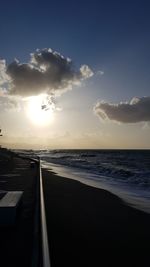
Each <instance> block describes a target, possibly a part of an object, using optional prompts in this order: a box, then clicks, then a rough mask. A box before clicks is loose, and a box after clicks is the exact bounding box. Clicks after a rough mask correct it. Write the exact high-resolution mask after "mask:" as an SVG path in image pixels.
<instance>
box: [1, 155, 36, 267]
mask: <svg viewBox="0 0 150 267" xmlns="http://www.w3.org/2000/svg"><path fill="white" fill-rule="evenodd" d="M5 174H13V176H5ZM18 174H19V175H18ZM3 175H4V176H3ZM36 177H37V168H36V167H35V168H30V161H27V160H23V159H20V158H16V157H14V158H10V157H5V156H4V155H0V190H7V191H13V190H14V191H20V190H21V191H24V194H23V199H22V206H21V208H20V211H19V214H18V218H17V220H16V225H15V226H13V227H11V226H8V227H2V226H0V267H8V266H9V267H28V266H31V261H32V255H33V254H32V253H33V233H34V212H35V201H36V199H35V188H36V186H35V185H36Z"/></svg>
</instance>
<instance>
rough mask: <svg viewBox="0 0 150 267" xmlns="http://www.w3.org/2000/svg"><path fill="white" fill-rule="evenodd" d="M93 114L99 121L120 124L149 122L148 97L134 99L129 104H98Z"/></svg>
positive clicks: (149, 98) (149, 99)
mask: <svg viewBox="0 0 150 267" xmlns="http://www.w3.org/2000/svg"><path fill="white" fill-rule="evenodd" d="M94 112H95V114H96V115H98V116H99V117H100V118H101V119H103V120H105V119H109V120H114V121H118V122H122V123H136V122H142V121H145V122H146V121H150V97H142V98H138V97H134V98H133V99H132V100H131V101H130V102H129V103H128V102H121V103H119V104H111V103H106V102H98V103H97V104H96V105H95V107H94Z"/></svg>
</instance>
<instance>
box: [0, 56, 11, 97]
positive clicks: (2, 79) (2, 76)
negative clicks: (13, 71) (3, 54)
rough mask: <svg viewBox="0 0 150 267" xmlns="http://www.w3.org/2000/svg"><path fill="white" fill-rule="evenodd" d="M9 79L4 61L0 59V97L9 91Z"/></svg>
mask: <svg viewBox="0 0 150 267" xmlns="http://www.w3.org/2000/svg"><path fill="white" fill-rule="evenodd" d="M10 83H11V78H10V76H9V75H8V74H7V68H6V61H5V60H4V59H0V95H3V94H4V93H5V92H6V91H7V90H9V89H10Z"/></svg>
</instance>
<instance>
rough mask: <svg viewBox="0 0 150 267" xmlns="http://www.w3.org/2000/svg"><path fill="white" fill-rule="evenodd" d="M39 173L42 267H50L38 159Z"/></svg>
mask: <svg viewBox="0 0 150 267" xmlns="http://www.w3.org/2000/svg"><path fill="white" fill-rule="evenodd" d="M39 171H40V210H41V212H40V213H41V214H40V216H41V235H42V255H43V267H50V266H51V264H50V256H49V246H48V236H47V225H46V215H45V204H44V194H43V181H42V170H41V162H40V159H39Z"/></svg>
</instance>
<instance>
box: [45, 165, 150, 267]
mask: <svg viewBox="0 0 150 267" xmlns="http://www.w3.org/2000/svg"><path fill="white" fill-rule="evenodd" d="M43 183H44V194H45V205H46V213H47V225H48V237H49V246H50V255H51V263H52V267H54V266H55V267H57V266H65V267H73V266H94V267H95V266H139V265H140V266H148V265H149V243H150V215H149V214H146V213H144V212H142V211H138V210H136V209H133V208H131V207H128V206H127V205H126V204H125V203H124V202H123V201H122V200H121V199H120V198H118V197H117V196H115V195H113V194H111V193H109V192H107V191H105V190H101V189H97V188H92V187H90V186H87V185H84V184H82V183H80V182H78V181H74V180H71V179H68V178H62V177H59V176H57V175H55V174H54V173H52V172H48V171H46V170H43ZM138 264H139V265H138Z"/></svg>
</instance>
